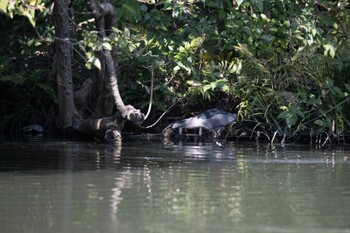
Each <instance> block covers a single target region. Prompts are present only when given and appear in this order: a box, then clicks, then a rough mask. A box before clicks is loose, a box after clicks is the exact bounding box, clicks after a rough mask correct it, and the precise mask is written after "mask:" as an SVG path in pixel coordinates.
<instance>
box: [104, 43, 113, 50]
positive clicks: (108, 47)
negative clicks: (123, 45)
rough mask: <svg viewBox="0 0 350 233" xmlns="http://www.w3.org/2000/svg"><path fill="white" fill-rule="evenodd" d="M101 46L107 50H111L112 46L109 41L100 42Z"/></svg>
mask: <svg viewBox="0 0 350 233" xmlns="http://www.w3.org/2000/svg"><path fill="white" fill-rule="evenodd" d="M102 48H103V49H105V50H108V51H111V50H112V46H111V44H110V43H108V42H103V43H102Z"/></svg>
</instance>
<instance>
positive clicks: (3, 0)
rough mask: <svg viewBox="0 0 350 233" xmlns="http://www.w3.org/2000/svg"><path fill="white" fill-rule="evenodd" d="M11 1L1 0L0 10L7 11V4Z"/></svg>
mask: <svg viewBox="0 0 350 233" xmlns="http://www.w3.org/2000/svg"><path fill="white" fill-rule="evenodd" d="M8 3H9V0H1V1H0V11H2V12H4V13H7V5H8Z"/></svg>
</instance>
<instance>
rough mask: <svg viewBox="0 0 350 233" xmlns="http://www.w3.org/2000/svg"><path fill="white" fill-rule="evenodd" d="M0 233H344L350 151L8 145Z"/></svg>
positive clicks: (0, 154)
mask: <svg viewBox="0 0 350 233" xmlns="http://www.w3.org/2000/svg"><path fill="white" fill-rule="evenodd" d="M0 232H2V233H10V232H26V233H31V232H33V233H40V232H43V233H49V232H65V233H66V232H67V233H68V232H74V233H80V232H82V233H83V232H84V233H89V232H94V233H98V232H101V233H110V232H111V233H114V232H118V233H124V232H126V233H127V232H138V233H143V232H159V233H165V232H181V233H183V232H196V233H197V232H201V233H207V232H208V233H212V232H266V233H267V232H268V233H271V232H276V233H277V232H278V233H284V232H286V233H291V232H292V233H293V232H300V233H301V232H302V233H305V232H308V233H313V232H315V233H316V232H317V233H323V232H327V233H332V232H350V151H349V150H346V149H344V148H335V149H318V150H315V149H312V148H309V147H308V146H303V145H287V146H286V147H285V148H274V149H272V148H270V147H269V146H268V145H267V144H255V143H239V142H238V143H233V142H231V143H228V145H227V147H226V149H221V148H220V147H218V146H217V145H216V144H215V143H213V142H201V143H200V142H175V143H167V144H165V143H164V142H162V140H146V139H137V140H132V141H129V142H128V141H126V142H123V144H122V145H121V146H113V145H107V144H103V143H97V144H94V143H91V142H81V141H62V140H39V141H35V140H32V141H31V140H24V141H21V142H6V143H5V142H4V143H1V144H0Z"/></svg>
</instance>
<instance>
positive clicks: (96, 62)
mask: <svg viewBox="0 0 350 233" xmlns="http://www.w3.org/2000/svg"><path fill="white" fill-rule="evenodd" d="M89 62H90V63H92V64H93V65H94V66H95V67H96V68H97V69H99V70H101V62H100V59H98V58H97V57H95V56H93V57H91V58H90V59H89Z"/></svg>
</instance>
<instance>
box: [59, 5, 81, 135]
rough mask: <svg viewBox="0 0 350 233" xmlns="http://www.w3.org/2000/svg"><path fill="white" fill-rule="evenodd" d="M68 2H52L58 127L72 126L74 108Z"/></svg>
mask: <svg viewBox="0 0 350 233" xmlns="http://www.w3.org/2000/svg"><path fill="white" fill-rule="evenodd" d="M69 3H70V1H69V0H55V1H54V20H55V35H56V39H55V44H56V47H55V58H56V59H55V62H56V72H57V89H58V105H59V115H58V122H57V124H58V127H59V128H63V129H64V128H67V127H71V126H73V121H74V118H75V113H76V111H75V106H74V101H73V100H74V98H73V81H72V66H71V44H70V41H69V26H68V25H69V23H68V8H69Z"/></svg>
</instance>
